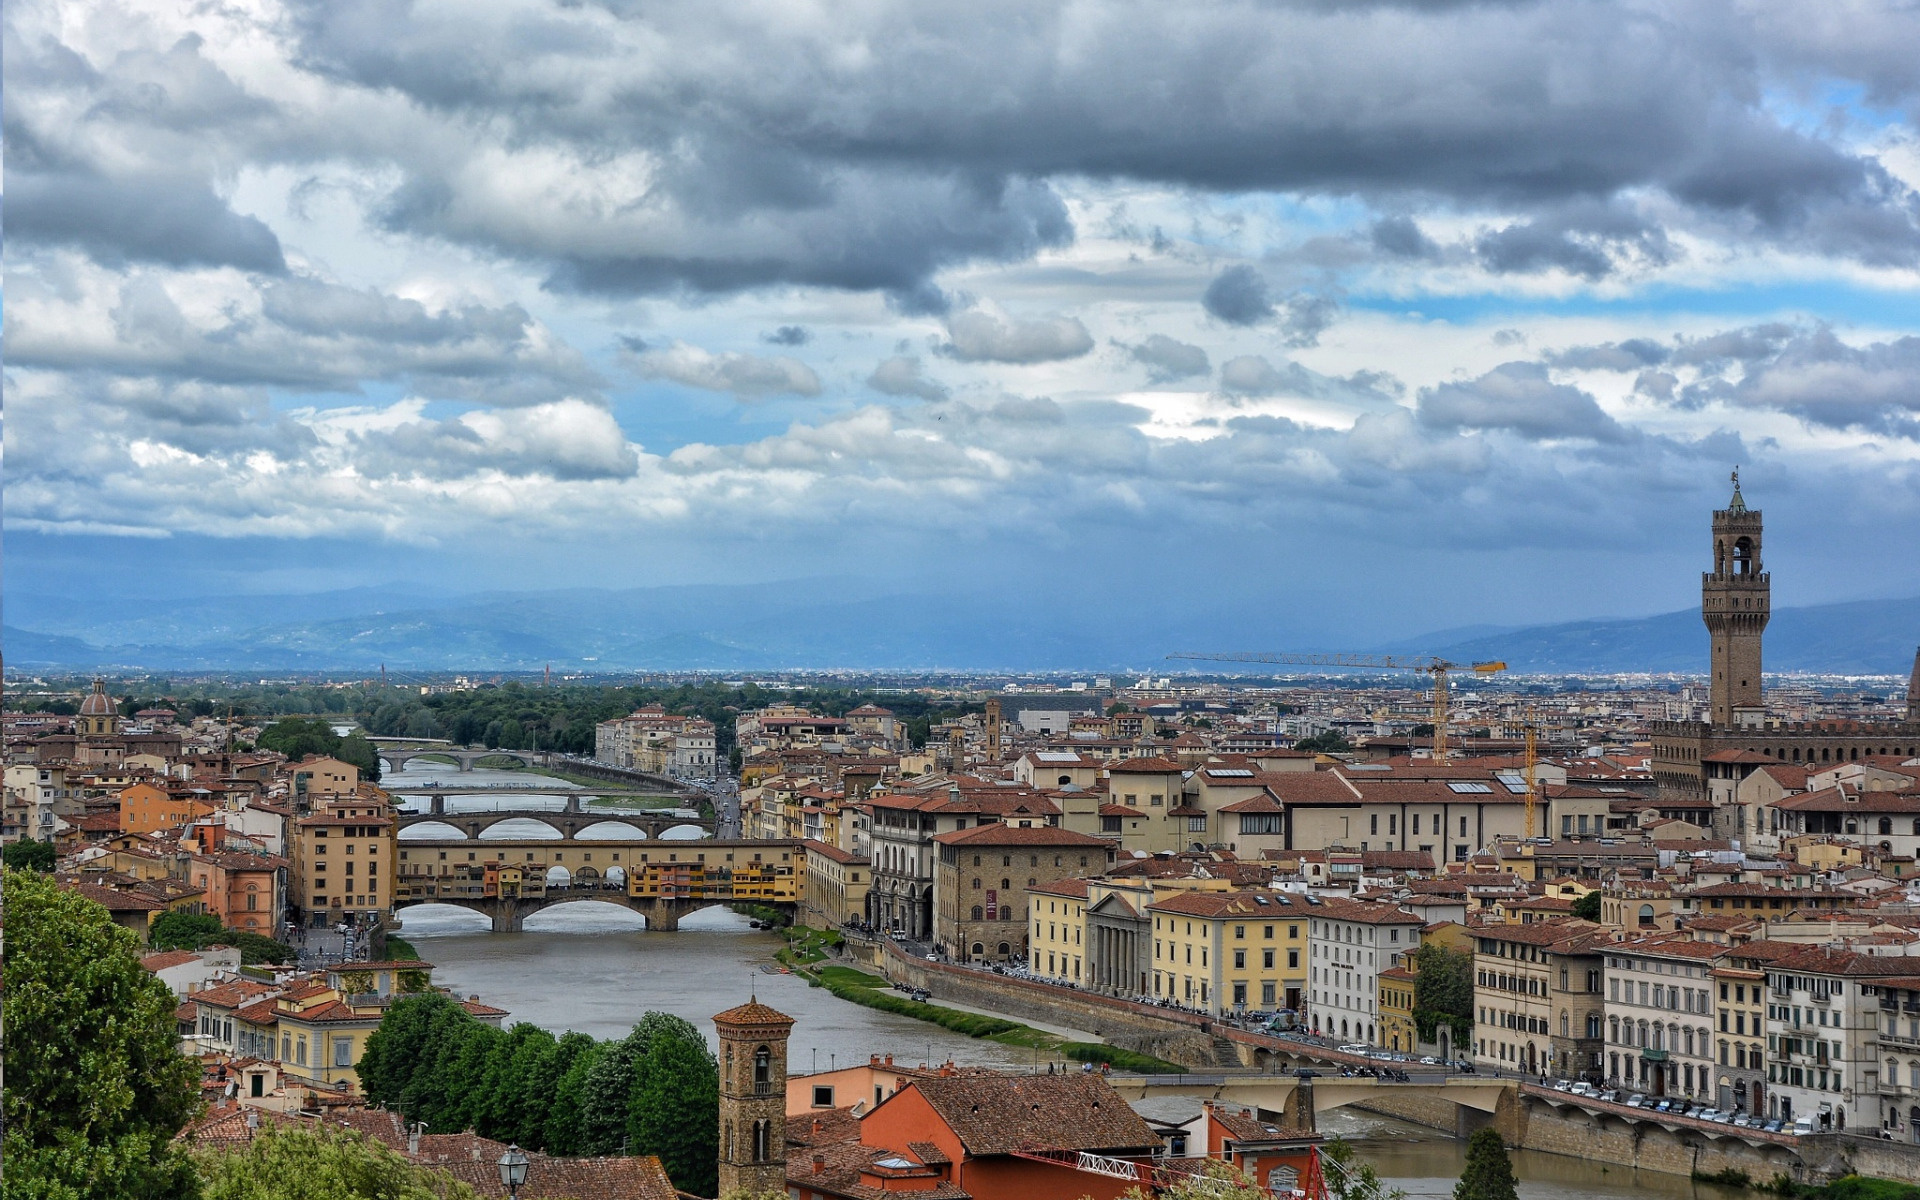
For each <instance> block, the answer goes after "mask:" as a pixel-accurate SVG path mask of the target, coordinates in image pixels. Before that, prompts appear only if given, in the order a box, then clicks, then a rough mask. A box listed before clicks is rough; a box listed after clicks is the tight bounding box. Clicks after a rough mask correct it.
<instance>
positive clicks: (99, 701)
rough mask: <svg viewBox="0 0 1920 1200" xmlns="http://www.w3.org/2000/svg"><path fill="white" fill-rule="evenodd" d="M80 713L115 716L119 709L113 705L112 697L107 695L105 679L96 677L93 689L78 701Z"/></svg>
mask: <svg viewBox="0 0 1920 1200" xmlns="http://www.w3.org/2000/svg"><path fill="white" fill-rule="evenodd" d="M80 715H81V716H83V717H117V716H119V715H120V710H119V709H118V708H117V707H115V705H114V703H113V697H112V696H109V695H107V681H106V680H104V679H96V680H94V681H93V690H92V691H91V692H88V693H87V698H86V699H85V700H82V701H81V702H80Z"/></svg>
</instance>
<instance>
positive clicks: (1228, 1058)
mask: <svg viewBox="0 0 1920 1200" xmlns="http://www.w3.org/2000/svg"><path fill="white" fill-rule="evenodd" d="M848 945H849V948H850V949H854V950H855V951H856V953H855V957H856V959H857V960H858V961H860V962H861V963H863V964H864V965H866V966H869V967H873V968H876V969H878V970H879V971H880V972H881V973H882V974H884V975H885V976H886V977H887V978H888V979H889V980H891V981H893V982H895V983H905V984H908V985H910V986H913V987H923V988H926V989H927V990H928V991H929V992H932V993H933V994H934V997H935V999H946V1000H952V1001H954V1002H956V1003H959V1004H965V1005H968V1006H970V1007H974V1008H984V1009H987V1010H989V1011H991V1012H995V1013H1000V1014H1003V1015H1005V1016H1007V1017H1010V1018H1012V1019H1013V1020H1016V1021H1029V1022H1037V1023H1039V1024H1042V1025H1057V1026H1063V1027H1065V1028H1068V1029H1084V1030H1086V1031H1087V1032H1088V1033H1091V1034H1093V1035H1094V1036H1096V1037H1098V1038H1100V1039H1101V1040H1102V1041H1105V1042H1108V1043H1110V1044H1112V1045H1115V1046H1119V1047H1120V1048H1122V1049H1125V1050H1134V1051H1137V1052H1139V1053H1141V1054H1150V1055H1152V1056H1153V1057H1155V1058H1161V1059H1165V1060H1166V1061H1168V1062H1172V1063H1179V1064H1181V1065H1182V1066H1188V1067H1195V1068H1205V1069H1218V1068H1220V1067H1222V1066H1235V1067H1237V1066H1239V1065H1240V1061H1239V1055H1238V1051H1237V1050H1236V1049H1235V1048H1234V1047H1233V1046H1232V1045H1231V1044H1228V1043H1225V1041H1224V1039H1223V1040H1222V1041H1220V1042H1216V1041H1215V1039H1214V1037H1213V1036H1212V1035H1211V1034H1210V1033H1209V1032H1208V1029H1209V1028H1210V1025H1209V1023H1208V1022H1206V1021H1205V1019H1204V1018H1200V1017H1198V1016H1196V1015H1194V1014H1185V1013H1182V1014H1163V1013H1161V1012H1159V1011H1158V1010H1154V1009H1151V1008H1146V1007H1145V1006H1142V1005H1134V1004H1126V1003H1125V1002H1118V1003H1099V1001H1103V1000H1105V997H1099V996H1088V995H1086V994H1085V993H1081V992H1073V991H1068V990H1066V989H1063V988H1058V987H1054V986H1052V985H1051V984H1045V983H1034V982H1031V981H1029V980H1025V979H1009V978H1007V977H1006V976H1004V975H994V974H991V973H988V972H983V971H971V970H968V969H966V968H964V967H955V966H952V965H950V964H947V963H939V962H927V961H926V960H925V959H917V958H910V957H908V956H907V955H906V954H904V953H902V952H901V951H900V950H899V949H898V948H896V947H893V946H891V945H887V946H886V947H884V948H881V947H879V946H877V945H875V944H874V943H865V942H849V943H848ZM1134 1010H1144V1011H1134ZM1187 1017H1191V1018H1192V1019H1191V1020H1186V1019H1179V1018H1187Z"/></svg>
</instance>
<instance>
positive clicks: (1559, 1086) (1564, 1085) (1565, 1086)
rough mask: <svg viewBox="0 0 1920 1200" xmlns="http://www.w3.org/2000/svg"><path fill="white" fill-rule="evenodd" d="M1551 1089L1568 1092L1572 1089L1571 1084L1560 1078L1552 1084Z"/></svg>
mask: <svg viewBox="0 0 1920 1200" xmlns="http://www.w3.org/2000/svg"><path fill="white" fill-rule="evenodd" d="M1553 1090H1554V1091H1556V1092H1570V1091H1572V1090H1573V1085H1572V1084H1571V1083H1568V1082H1567V1081H1566V1080H1564V1079H1562V1080H1560V1081H1559V1082H1558V1083H1555V1084H1554V1085H1553Z"/></svg>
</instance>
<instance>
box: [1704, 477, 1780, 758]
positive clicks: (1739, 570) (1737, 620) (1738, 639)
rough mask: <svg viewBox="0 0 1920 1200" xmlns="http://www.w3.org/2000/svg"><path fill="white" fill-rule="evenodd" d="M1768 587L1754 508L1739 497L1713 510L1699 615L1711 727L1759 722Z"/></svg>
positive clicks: (1737, 481) (1737, 480)
mask: <svg viewBox="0 0 1920 1200" xmlns="http://www.w3.org/2000/svg"><path fill="white" fill-rule="evenodd" d="M1770 603H1771V587H1770V585H1769V583H1768V580H1767V572H1766V570H1765V568H1763V567H1762V566H1761V561H1760V512H1759V510H1758V509H1750V508H1748V507H1747V502H1746V500H1744V499H1743V498H1742V497H1741V495H1740V472H1739V471H1738V470H1735V471H1734V473H1733V499H1732V500H1731V501H1729V502H1728V503H1727V506H1726V507H1725V508H1723V509H1720V510H1718V511H1716V512H1715V513H1714V514H1713V570H1711V571H1708V572H1706V573H1705V574H1703V575H1702V576H1701V579H1700V618H1701V620H1703V621H1705V622H1706V625H1707V632H1708V634H1709V635H1710V637H1711V639H1712V643H1713V647H1712V656H1711V669H1712V676H1711V679H1710V683H1709V692H1710V695H1711V700H1712V715H1711V718H1710V719H1711V721H1712V722H1713V724H1714V726H1715V727H1717V728H1722V729H1725V728H1731V727H1733V726H1736V725H1759V724H1760V723H1761V721H1762V720H1763V719H1764V716H1765V712H1766V708H1765V701H1764V700H1763V699H1762V697H1761V693H1760V638H1761V634H1762V633H1763V632H1764V631H1765V630H1766V628H1767V618H1768V616H1769V615H1770V611H1771V610H1770Z"/></svg>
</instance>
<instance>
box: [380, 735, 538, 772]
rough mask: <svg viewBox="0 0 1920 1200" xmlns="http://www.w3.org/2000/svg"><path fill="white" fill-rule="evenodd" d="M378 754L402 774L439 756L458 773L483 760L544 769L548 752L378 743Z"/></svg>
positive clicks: (389, 766) (470, 768)
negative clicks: (412, 764) (414, 763)
mask: <svg viewBox="0 0 1920 1200" xmlns="http://www.w3.org/2000/svg"><path fill="white" fill-rule="evenodd" d="M374 747H375V750H376V752H377V753H378V754H379V755H380V757H381V758H382V759H383V760H384V761H385V762H386V764H387V769H389V770H393V771H400V770H404V769H406V765H407V764H408V763H410V762H412V761H413V760H414V759H416V758H422V757H425V756H428V755H438V756H439V757H441V758H451V759H452V760H453V761H454V769H455V770H457V771H471V770H473V764H474V763H476V762H478V761H480V760H481V759H483V758H511V759H514V760H516V761H518V762H520V763H523V764H525V765H526V766H529V767H544V766H546V765H547V760H548V758H549V755H548V754H547V753H546V752H545V751H533V750H489V749H487V748H486V747H485V746H454V745H451V744H449V745H445V746H394V745H390V744H387V743H384V742H381V741H378V740H376V741H375V742H374Z"/></svg>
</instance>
